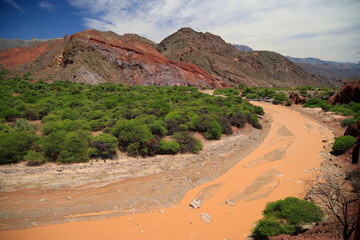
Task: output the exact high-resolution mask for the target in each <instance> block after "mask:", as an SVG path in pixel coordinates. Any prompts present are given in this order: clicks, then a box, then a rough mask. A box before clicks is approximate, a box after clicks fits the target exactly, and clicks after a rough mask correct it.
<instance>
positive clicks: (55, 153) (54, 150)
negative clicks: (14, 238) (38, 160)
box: [42, 130, 67, 160]
mask: <svg viewBox="0 0 360 240" xmlns="http://www.w3.org/2000/svg"><path fill="white" fill-rule="evenodd" d="M66 134H67V133H66V132H65V131H64V130H59V131H53V132H51V133H50V134H49V135H48V136H46V137H45V138H44V143H43V145H42V147H43V150H44V151H45V156H47V157H48V158H50V159H51V160H56V159H57V158H58V157H59V155H60V151H61V150H62V149H63V144H64V140H65V137H66Z"/></svg>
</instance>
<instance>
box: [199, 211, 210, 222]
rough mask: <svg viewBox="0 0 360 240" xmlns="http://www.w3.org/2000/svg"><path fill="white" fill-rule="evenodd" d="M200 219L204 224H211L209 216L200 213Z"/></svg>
mask: <svg viewBox="0 0 360 240" xmlns="http://www.w3.org/2000/svg"><path fill="white" fill-rule="evenodd" d="M201 219H202V220H203V221H204V222H206V223H210V222H211V217H210V215H209V214H206V213H202V214H201Z"/></svg>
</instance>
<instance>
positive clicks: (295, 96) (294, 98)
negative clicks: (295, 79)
mask: <svg viewBox="0 0 360 240" xmlns="http://www.w3.org/2000/svg"><path fill="white" fill-rule="evenodd" d="M289 98H290V99H291V101H292V103H293V104H304V103H305V101H306V99H305V97H303V96H301V95H299V94H297V93H290V96H289Z"/></svg>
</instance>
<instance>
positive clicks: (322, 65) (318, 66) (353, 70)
mask: <svg viewBox="0 0 360 240" xmlns="http://www.w3.org/2000/svg"><path fill="white" fill-rule="evenodd" d="M287 58H288V59H290V60H291V61H293V62H294V63H296V64H298V65H299V66H300V67H302V68H303V69H305V70H306V71H307V72H309V73H316V74H319V75H320V76H322V77H324V78H326V79H332V80H336V79H344V78H346V79H348V78H352V77H359V76H360V65H359V64H355V63H342V62H330V61H323V60H320V59H318V58H294V57H287Z"/></svg>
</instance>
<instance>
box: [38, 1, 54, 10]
mask: <svg viewBox="0 0 360 240" xmlns="http://www.w3.org/2000/svg"><path fill="white" fill-rule="evenodd" d="M39 7H40V8H42V9H45V10H48V11H54V5H52V4H51V3H49V2H47V1H42V2H39Z"/></svg>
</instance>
